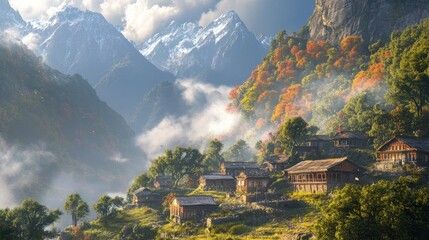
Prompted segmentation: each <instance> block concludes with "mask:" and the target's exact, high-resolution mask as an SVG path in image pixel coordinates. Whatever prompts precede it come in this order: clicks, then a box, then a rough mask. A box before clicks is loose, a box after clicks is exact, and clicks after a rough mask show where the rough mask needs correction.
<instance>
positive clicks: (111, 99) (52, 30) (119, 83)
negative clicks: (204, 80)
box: [26, 5, 173, 120]
mask: <svg viewBox="0 0 429 240" xmlns="http://www.w3.org/2000/svg"><path fill="white" fill-rule="evenodd" d="M26 33H27V34H30V33H32V34H36V35H37V36H38V38H39V43H40V44H39V47H38V49H37V50H36V52H37V53H38V54H39V55H41V56H42V57H43V58H44V60H45V62H46V63H47V64H48V65H50V66H51V67H53V68H55V69H58V70H60V71H62V72H64V73H67V74H75V73H79V74H80V75H82V76H83V77H84V78H85V79H87V80H88V81H89V83H90V84H91V85H92V86H93V87H94V88H95V90H96V91H97V94H98V95H99V97H100V98H101V99H102V100H103V101H106V102H107V104H108V105H109V106H111V107H112V108H113V109H115V110H116V111H117V112H119V113H120V114H121V115H122V116H123V117H124V118H125V119H127V120H129V117H130V115H131V114H132V112H133V111H134V109H135V108H136V107H137V105H138V103H139V102H140V101H141V99H142V97H143V95H144V94H145V93H146V92H149V90H150V89H151V88H152V87H153V86H155V85H156V84H157V83H158V82H162V81H173V76H172V75H171V74H170V73H167V72H164V71H160V70H159V69H157V68H156V67H155V66H154V65H153V64H151V63H150V62H149V61H148V60H147V59H145V58H144V57H143V56H142V55H141V54H140V53H139V52H138V50H136V49H135V48H134V46H133V45H132V44H131V43H130V42H129V41H128V40H127V39H126V38H125V37H124V36H123V35H122V34H121V33H120V32H118V30H117V29H116V28H115V27H114V26H113V25H111V24H110V23H108V22H107V21H106V19H105V18H104V17H103V16H102V15H101V14H100V13H95V12H91V11H88V10H86V11H82V10H80V9H78V8H75V7H71V6H68V5H65V6H63V7H62V8H60V9H59V10H58V11H57V12H56V13H55V14H54V15H52V16H50V17H48V18H46V19H43V20H39V21H33V22H32V23H31V28H28V29H27V31H26Z"/></svg>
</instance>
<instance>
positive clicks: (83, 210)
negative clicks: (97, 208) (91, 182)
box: [64, 193, 89, 226]
mask: <svg viewBox="0 0 429 240" xmlns="http://www.w3.org/2000/svg"><path fill="white" fill-rule="evenodd" d="M64 210H66V212H68V213H69V214H70V215H71V216H72V222H73V225H74V226H77V223H78V221H80V220H82V219H83V218H84V217H86V216H87V215H88V214H89V207H88V204H87V203H86V202H85V201H83V199H82V198H81V197H80V195H79V194H78V193H73V194H70V195H69V196H68V197H67V199H66V202H65V204H64Z"/></svg>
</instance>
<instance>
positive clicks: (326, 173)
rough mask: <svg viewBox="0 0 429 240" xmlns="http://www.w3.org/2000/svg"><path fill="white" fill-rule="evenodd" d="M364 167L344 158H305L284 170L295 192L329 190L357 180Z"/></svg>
mask: <svg viewBox="0 0 429 240" xmlns="http://www.w3.org/2000/svg"><path fill="white" fill-rule="evenodd" d="M364 171H365V169H364V168H362V167H360V166H358V165H356V164H355V163H353V162H352V161H350V160H348V159H347V158H346V157H345V158H331V159H324V160H314V161H310V160H306V161H302V162H300V163H298V164H296V165H295V166H293V167H291V168H288V169H287V170H286V172H287V174H288V180H289V182H290V183H292V185H293V188H294V191H297V192H300V191H302V192H311V193H318V192H324V193H326V192H329V191H331V190H333V189H335V188H337V187H342V186H344V185H345V184H346V183H357V182H359V180H360V178H361V176H362V174H363V172H364Z"/></svg>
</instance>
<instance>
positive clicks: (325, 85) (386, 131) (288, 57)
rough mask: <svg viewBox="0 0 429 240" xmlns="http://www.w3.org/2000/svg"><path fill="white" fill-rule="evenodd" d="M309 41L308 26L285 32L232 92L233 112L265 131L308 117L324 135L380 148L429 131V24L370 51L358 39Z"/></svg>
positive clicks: (425, 134) (354, 37)
mask: <svg viewBox="0 0 429 240" xmlns="http://www.w3.org/2000/svg"><path fill="white" fill-rule="evenodd" d="M307 36H308V29H307V28H306V27H304V28H303V29H302V31H301V32H300V33H298V34H291V35H287V34H286V32H285V31H282V32H280V33H279V34H278V35H277V37H276V38H275V39H274V40H273V42H272V43H271V49H270V52H269V53H268V55H267V56H266V57H265V58H264V60H263V62H262V64H260V65H259V66H258V67H257V68H256V69H255V70H254V71H253V72H252V74H251V75H250V77H249V78H248V79H247V80H246V81H245V82H244V83H243V84H242V85H239V86H237V87H236V88H235V89H233V90H232V91H231V93H230V99H231V104H230V106H229V110H230V111H239V112H241V113H243V114H244V115H245V116H247V117H248V118H249V119H250V120H251V121H252V122H253V125H254V128H256V129H259V130H264V129H270V126H271V124H273V125H275V126H279V125H280V124H281V123H283V122H284V121H286V119H289V118H291V117H296V116H301V117H303V118H304V119H305V120H306V121H308V122H310V124H312V125H316V126H317V127H319V128H320V130H321V131H320V133H334V132H336V131H337V130H338V129H347V130H352V131H353V130H354V131H362V132H364V133H367V134H368V135H369V136H371V137H375V138H376V139H375V143H376V144H379V143H380V142H382V141H383V140H386V139H387V138H389V137H390V136H391V135H392V134H395V133H396V134H398V133H400V134H410V135H417V136H427V135H428V134H429V133H428V132H427V129H429V128H428V126H427V123H428V122H429V121H427V119H428V106H427V104H428V99H429V95H428V94H429V80H428V79H429V77H428V76H429V71H428V69H429V67H428V65H429V64H428V45H429V43H428V41H427V39H428V37H429V20H424V21H423V22H422V23H420V24H417V25H415V26H412V27H409V28H407V29H406V30H404V31H403V32H395V33H393V34H392V35H391V39H390V41H389V42H388V43H387V44H385V45H384V46H383V44H382V43H381V42H377V43H375V44H373V45H371V46H370V47H369V49H365V48H364V47H363V43H364V40H363V39H362V38H361V37H359V36H350V37H346V38H344V39H343V40H342V41H341V42H340V43H339V44H338V45H332V44H329V43H327V42H325V41H324V40H319V41H313V40H308V39H307ZM393 122H396V123H398V124H393ZM410 123H411V124H410Z"/></svg>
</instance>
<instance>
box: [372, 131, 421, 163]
mask: <svg viewBox="0 0 429 240" xmlns="http://www.w3.org/2000/svg"><path fill="white" fill-rule="evenodd" d="M407 163H408V164H412V165H415V166H428V165H429V138H417V137H408V136H396V137H394V138H392V139H390V140H389V141H387V142H386V143H384V144H383V145H381V146H380V147H379V148H378V149H377V162H376V164H375V167H376V169H378V170H391V169H392V168H393V167H397V166H403V165H404V164H407Z"/></svg>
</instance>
